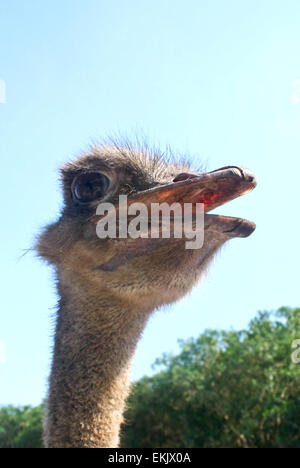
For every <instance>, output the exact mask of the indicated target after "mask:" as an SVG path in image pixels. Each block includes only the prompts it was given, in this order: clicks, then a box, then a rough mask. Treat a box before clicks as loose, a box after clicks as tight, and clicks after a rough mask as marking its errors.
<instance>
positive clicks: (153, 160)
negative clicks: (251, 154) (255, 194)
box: [36, 143, 256, 448]
mask: <svg viewBox="0 0 300 468" xmlns="http://www.w3.org/2000/svg"><path fill="white" fill-rule="evenodd" d="M61 179H62V187H63V196H64V205H63V210H62V213H61V216H60V218H59V219H58V221H57V222H55V223H54V224H51V225H49V226H47V227H46V228H45V229H44V231H43V232H42V234H41V235H40V236H39V239H38V241H37V245H36V249H37V252H38V255H39V256H40V257H42V258H43V259H45V260H46V261H47V262H49V263H50V264H51V265H54V267H55V272H56V278H57V288H58V294H59V298H60V300H59V306H58V311H57V317H56V329H55V340H54V352H53V360H52V370H51V375H50V379H49V391H48V398H47V414H46V418H45V423H44V444H45V447H47V448H59V447H64V448H72V447H79V448H101V447H106V448H110V447H114V448H115V447H118V445H119V431H120V426H121V423H122V421H123V412H124V406H125V402H126V398H127V396H128V393H129V388H130V384H129V371H130V367H131V362H132V358H133V355H134V352H135V349H136V346H137V343H138V340H139V338H140V336H141V334H142V332H143V330H144V328H145V326H146V323H147V320H148V318H149V316H150V315H151V313H152V312H153V311H154V310H155V309H157V308H159V307H160V306H163V305H165V304H170V303H173V302H175V301H177V300H178V299H180V298H182V297H183V296H184V295H186V294H187V293H188V292H189V291H190V290H191V288H192V287H193V286H194V285H195V284H196V283H197V281H198V280H199V278H200V277H201V275H203V273H204V272H205V271H206V269H207V267H208V264H209V263H210V261H211V259H212V258H213V256H214V254H215V252H216V251H217V250H218V249H220V247H221V246H222V245H223V244H224V243H225V242H226V241H227V240H229V239H232V238H234V237H247V236H248V235H250V234H251V233H252V232H253V231H254V229H255V225H254V224H253V223H251V222H249V221H246V220H243V219H241V218H229V217H224V216H218V215H211V214H205V215H204V216H205V231H204V232H205V235H204V244H203V246H202V248H200V249H186V248H185V239H184V238H181V239H180V238H176V239H175V238H170V239H161V238H156V239H152V238H148V239H145V238H141V237H140V238H137V239H132V238H130V237H129V238H125V239H109V238H108V239H99V237H98V236H97V234H96V223H97V220H98V219H99V216H97V215H96V206H97V205H98V204H99V202H107V201H109V202H110V203H113V204H114V205H115V206H116V207H117V208H118V199H119V195H120V194H123V195H124V194H125V195H128V200H129V201H130V202H132V201H136V200H138V201H142V202H143V203H144V204H145V205H146V206H149V205H150V204H151V203H152V202H162V201H165V202H166V201H167V202H170V203H173V202H178V203H181V204H182V203H184V202H191V203H195V202H203V203H204V206H205V211H206V212H207V211H210V210H211V209H213V208H215V207H216V206H219V205H221V204H223V203H225V202H227V201H230V200H232V199H233V198H235V197H237V196H240V195H243V194H244V193H246V192H248V191H250V190H252V189H253V188H254V187H255V184H256V182H255V177H254V175H253V174H252V173H250V171H247V170H244V169H241V168H239V167H229V166H228V167H225V168H221V169H219V170H217V171H212V172H209V173H203V172H196V171H193V170H192V169H191V167H190V165H189V164H188V163H187V162H185V161H184V160H181V159H180V158H179V159H178V160H176V158H175V157H173V158H171V160H168V159H165V158H164V157H163V155H161V154H159V153H158V152H156V151H151V150H149V149H143V148H142V149H141V148H140V149H136V148H135V147H133V146H129V145H127V144H124V145H123V146H122V145H119V144H117V143H114V144H104V145H102V146H95V147H93V148H91V150H90V151H89V152H88V153H86V154H83V155H81V156H80V157H79V158H77V159H76V160H74V161H72V162H69V163H67V164H66V165H65V166H64V167H63V168H62V170H61Z"/></svg>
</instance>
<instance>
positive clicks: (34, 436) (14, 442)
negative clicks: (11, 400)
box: [0, 405, 43, 448]
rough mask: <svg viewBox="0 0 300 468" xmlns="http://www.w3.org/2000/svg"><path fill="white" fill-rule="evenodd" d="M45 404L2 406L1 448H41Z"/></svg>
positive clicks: (0, 416)
mask: <svg viewBox="0 0 300 468" xmlns="http://www.w3.org/2000/svg"><path fill="white" fill-rule="evenodd" d="M42 418H43V406H42V405H41V406H38V407H36V408H32V407H30V406H24V407H15V406H6V407H2V408H0V448H41V447H42Z"/></svg>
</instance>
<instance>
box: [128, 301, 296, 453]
mask: <svg viewBox="0 0 300 468" xmlns="http://www.w3.org/2000/svg"><path fill="white" fill-rule="evenodd" d="M297 338H298V339H299V338H300V309H289V308H282V309H280V310H279V311H277V312H276V313H273V314H272V313H268V312H261V313H259V315H258V317H257V318H255V319H254V320H252V322H251V323H250V325H249V328H248V330H245V331H240V332H236V331H215V330H208V331H206V332H205V333H203V334H202V335H200V337H199V338H198V339H190V340H188V341H183V342H181V352H180V354H178V355H177V356H173V355H164V356H163V357H162V358H161V359H158V360H157V361H156V368H157V369H158V372H157V373H156V374H155V375H154V376H152V377H144V378H142V379H141V380H140V381H138V382H137V383H136V384H135V385H134V388H133V392H132V394H131V396H130V399H129V404H128V410H127V414H126V421H127V423H126V424H125V426H124V427H123V446H124V447H156V448H161V447H171V448H179V447H185V448H189V447H245V448H246V447H261V448H263V447H297V448H300V364H298V365H297V364H296V363H293V362H292V359H291V354H292V352H293V349H292V343H293V341H294V340H296V339H297ZM299 355H300V353H299Z"/></svg>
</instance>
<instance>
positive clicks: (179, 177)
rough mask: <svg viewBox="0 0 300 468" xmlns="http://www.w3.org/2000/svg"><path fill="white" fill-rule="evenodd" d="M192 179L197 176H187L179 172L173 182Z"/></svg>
mask: <svg viewBox="0 0 300 468" xmlns="http://www.w3.org/2000/svg"><path fill="white" fill-rule="evenodd" d="M194 177H198V176H197V175H196V174H188V173H187V172H181V173H180V174H178V175H177V176H176V177H175V179H173V182H180V181H181V180H187V179H194Z"/></svg>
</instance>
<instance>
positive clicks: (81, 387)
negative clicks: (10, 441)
mask: <svg viewBox="0 0 300 468" xmlns="http://www.w3.org/2000/svg"><path fill="white" fill-rule="evenodd" d="M59 290H60V293H61V301H60V307H59V310H58V315H57V323H56V335H55V345H54V356H53V362H52V371H51V376H50V385H49V395H48V404H47V417H46V421H45V427H44V440H45V445H46V447H86V448H97V447H99V448H100V447H117V446H118V444H119V430H120V425H121V423H122V420H123V411H124V406H125V401H126V398H127V396H128V393H129V372H130V366H131V361H132V357H133V355H134V352H135V349H136V345H137V342H138V340H139V337H140V335H141V333H142V331H143V329H144V327H145V325H146V322H147V319H148V317H149V314H150V312H151V310H149V309H148V310H146V309H145V310H138V308H137V307H135V306H134V305H132V304H130V302H126V301H124V300H122V301H121V300H120V299H118V298H116V297H113V296H112V295H109V294H107V292H105V291H102V292H101V293H100V292H98V293H97V294H91V293H88V292H87V291H86V290H85V291H84V292H82V291H80V289H79V290H78V291H77V293H76V294H74V286H73V285H72V288H69V287H67V286H64V287H61V286H60V288H59ZM71 290H72V293H71Z"/></svg>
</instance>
